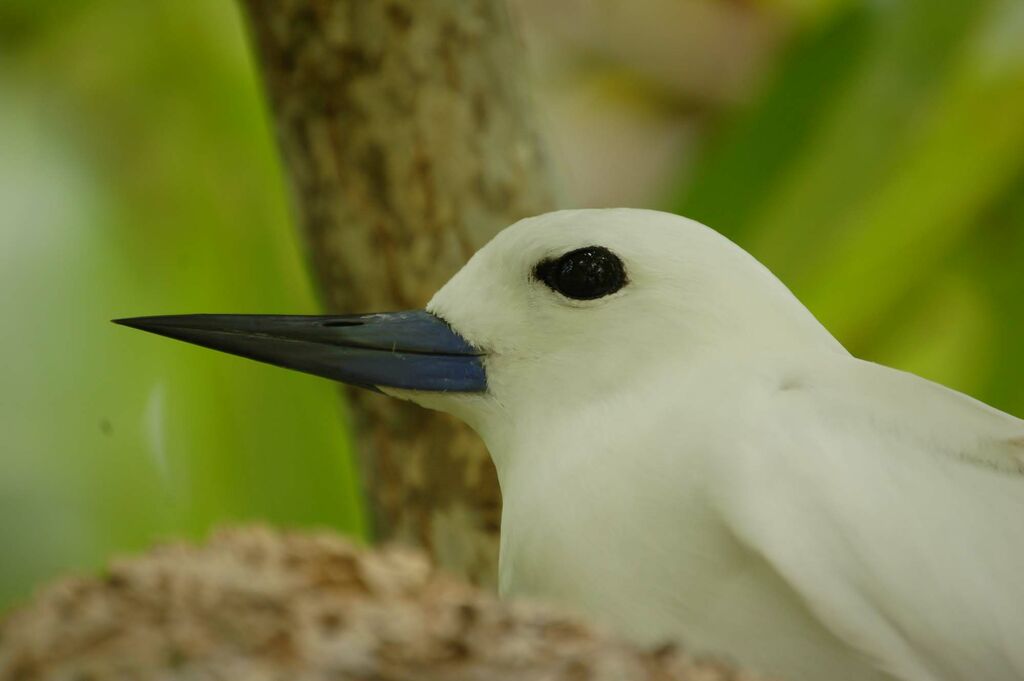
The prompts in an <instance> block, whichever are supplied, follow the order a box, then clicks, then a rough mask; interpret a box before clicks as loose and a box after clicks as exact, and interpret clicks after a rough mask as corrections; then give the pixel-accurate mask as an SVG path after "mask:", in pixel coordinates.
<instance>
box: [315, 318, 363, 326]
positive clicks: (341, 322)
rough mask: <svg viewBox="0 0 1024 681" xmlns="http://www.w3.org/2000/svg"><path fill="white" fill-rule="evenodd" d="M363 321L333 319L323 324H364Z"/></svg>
mask: <svg viewBox="0 0 1024 681" xmlns="http://www.w3.org/2000/svg"><path fill="white" fill-rule="evenodd" d="M362 325H363V322H354V321H351V320H347V319H335V320H333V321H329V322H324V323H323V324H321V326H362Z"/></svg>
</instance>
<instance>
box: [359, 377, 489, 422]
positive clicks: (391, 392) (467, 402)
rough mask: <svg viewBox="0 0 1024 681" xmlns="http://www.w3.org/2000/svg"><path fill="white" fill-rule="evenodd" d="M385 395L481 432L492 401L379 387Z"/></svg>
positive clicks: (473, 395) (477, 396)
mask: <svg viewBox="0 0 1024 681" xmlns="http://www.w3.org/2000/svg"><path fill="white" fill-rule="evenodd" d="M377 389H378V390H380V392H382V393H383V394H385V395H387V396H389V397H396V398H398V399H400V400H406V401H408V402H413V403H415V404H417V405H419V406H421V407H424V408H426V409H432V410H434V411H441V412H444V413H446V414H451V415H452V416H454V417H456V418H458V419H460V420H462V421H465V422H466V423H467V424H468V425H469V426H471V427H472V428H473V429H474V430H479V428H478V424H479V422H480V420H481V418H482V417H483V416H484V414H486V413H487V412H488V410H489V402H490V400H489V399H488V398H487V396H486V394H483V393H458V392H440V391H427V390H407V389H404V388H389V387H386V386H377Z"/></svg>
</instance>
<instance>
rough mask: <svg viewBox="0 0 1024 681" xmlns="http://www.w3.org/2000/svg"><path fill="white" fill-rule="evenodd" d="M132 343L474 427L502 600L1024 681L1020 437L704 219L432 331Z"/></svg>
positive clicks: (871, 672)
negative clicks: (493, 514) (867, 346)
mask: <svg viewBox="0 0 1024 681" xmlns="http://www.w3.org/2000/svg"><path fill="white" fill-rule="evenodd" d="M121 321H122V323H125V324H128V325H131V326H136V327H138V328H142V329H145V330H148V331H153V332H156V333H160V334H163V335H167V336H171V337H175V338H180V339H182V340H187V341H190V342H194V343H199V344H201V345H205V346H208V347H213V348H217V349H221V350H225V351H228V352H233V353H235V354H241V355H245V356H248V357H252V358H255V359H260V360H263V361H269V362H272V363H275V364H278V365H283V366H288V367H291V368H295V369H299V370H302V371H307V372H311V373H316V374H320V375H324V376H330V377H332V378H335V379H338V380H343V381H346V382H349V383H354V384H356V385H361V386H363V387H369V388H373V389H377V390H381V391H382V392H385V393H388V394H391V395H394V396H398V397H402V398H406V399H411V400H413V401H415V402H418V403H420V404H422V405H424V406H427V407H430V408H433V409H439V410H443V411H448V412H451V413H453V414H455V415H457V416H459V417H460V418H462V419H464V420H465V421H466V422H468V423H469V424H470V425H471V426H472V427H473V428H474V429H475V430H476V431H477V432H478V433H479V434H480V435H481V436H482V437H483V439H484V441H485V442H486V445H487V447H488V449H489V451H490V453H491V456H492V457H493V459H494V463H495V465H496V467H497V470H498V476H499V481H500V484H501V490H502V496H503V499H504V509H503V516H502V530H501V558H500V589H501V592H502V594H504V595H509V596H523V597H529V598H533V599H540V600H544V601H550V602H553V603H558V604H562V605H563V606H567V607H569V608H572V609H574V610H576V611H578V612H580V613H584V614H586V615H587V616H589V617H591V618H593V619H596V620H598V621H600V622H603V623H605V624H606V625H607V626H609V627H612V628H614V629H616V630H618V631H620V632H622V633H623V634H625V635H627V636H629V637H631V638H633V639H634V640H637V641H639V642H642V643H650V644H655V643H659V642H662V641H665V640H676V639H678V640H681V641H683V642H684V643H685V645H686V646H687V647H688V648H689V649H691V650H697V651H705V652H712V653H724V654H728V655H729V656H731V657H732V658H733V659H735V660H736V661H738V662H739V663H741V664H743V665H746V666H748V667H750V668H752V669H754V670H758V671H761V672H763V673H765V674H768V675H772V676H775V677H777V678H780V679H784V680H788V681H811V680H815V681H846V680H850V681H853V680H858V681H861V680H872V679H899V680H900V681H932V680H936V681H937V680H943V681H947V680H948V681H953V680H957V681H967V680H971V681H974V680H979V679H985V680H988V681H997V680H1003V679H1005V680H1010V679H1022V678H1024V421H1021V420H1020V419H1017V418H1015V417H1013V416H1010V415H1008V414H1005V413H1003V412H1000V411H998V410H996V409H994V408H992V407H989V406H986V405H985V404H983V403H981V402H978V401H976V400H974V399H972V398H970V397H967V396H965V395H963V394H961V393H958V392H955V391H953V390H950V389H947V388H944V387H942V386H940V385H938V384H936V383H932V382H930V381H927V380H925V379H922V378H919V377H917V376H914V375H912V374H908V373H904V372H902V371H897V370H894V369H890V368H887V367H884V366H880V365H878V364H873V363H871V362H866V361H862V360H859V359H856V358H854V357H852V356H851V355H850V354H849V353H848V352H847V351H846V350H845V349H844V348H843V347H842V345H840V343H839V342H838V341H837V340H836V339H835V338H833V337H832V336H831V335H830V334H829V332H828V331H826V330H825V328H824V327H822V326H821V324H819V323H818V321H817V320H816V319H815V318H814V317H813V316H812V315H811V313H810V312H809V311H808V310H807V309H806V308H805V307H804V306H803V305H802V304H801V303H800V302H799V301H798V300H797V299H796V298H795V297H794V296H793V294H792V293H791V292H790V291H789V290H788V289H787V288H786V287H785V286H784V285H783V284H782V283H781V282H780V281H779V280H778V279H777V278H776V277H775V276H773V275H772V274H771V273H770V272H769V271H768V270H767V269H766V268H765V267H764V266H762V265H761V264H760V263H758V262H757V261H756V260H755V259H754V258H753V257H751V256H750V255H748V254H747V253H746V252H745V251H743V250H742V249H741V248H739V247H738V246H736V245H735V244H733V243H732V242H730V241H729V240H727V239H726V238H725V237H723V236H721V235H719V234H718V233H716V232H714V231H712V230H711V229H708V228H707V227H704V226H703V225H701V224H699V223H697V222H694V221H692V220H688V219H685V218H682V217H679V216H675V215H670V214H667V213H660V212H656V211H648V210H633V209H603V210H568V211H559V212H555V213H549V214H546V215H541V216H538V217H534V218H529V219H526V220H522V221H520V222H518V223H516V224H515V225H513V226H511V227H509V228H507V229H506V230H504V231H503V232H502V233H500V234H499V235H498V236H497V237H495V238H494V239H493V240H492V241H491V242H490V243H489V244H488V245H487V246H485V247H484V248H483V249H481V250H480V251H479V252H478V253H477V254H476V255H474V256H473V258H472V259H471V260H470V261H469V262H468V263H467V264H466V266H465V267H464V268H463V269H462V270H461V271H460V272H458V273H457V274H456V275H455V276H454V277H453V278H452V279H451V281H449V282H448V283H447V284H446V285H445V286H444V287H443V288H442V289H441V290H440V291H438V293H437V294H436V295H435V296H434V298H433V299H432V300H431V301H430V303H429V304H428V305H427V307H426V311H425V312H424V311H419V312H402V313H387V314H379V315H358V316H346V317H337V316H335V317H286V316H285V317H279V316H250V315H178V316H166V317H146V318H135V319H130V320H121Z"/></svg>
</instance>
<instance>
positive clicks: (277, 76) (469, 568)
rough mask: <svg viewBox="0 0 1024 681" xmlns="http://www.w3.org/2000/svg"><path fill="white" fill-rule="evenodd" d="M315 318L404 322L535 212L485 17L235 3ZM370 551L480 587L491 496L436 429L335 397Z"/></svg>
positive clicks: (535, 175)
mask: <svg viewBox="0 0 1024 681" xmlns="http://www.w3.org/2000/svg"><path fill="white" fill-rule="evenodd" d="M243 5H244V6H245V8H246V10H247V12H248V18H249V22H250V25H251V27H252V33H253V35H254V39H255V44H256V47H257V50H258V53H259V59H260V64H261V67H262V71H263V76H264V80H265V82H266V86H267V91H268V94H269V98H270V101H271V103H272V105H273V110H274V114H275V123H276V127H277V133H278V137H279V141H280V145H281V149H282V152H283V155H284V159H285V164H286V168H287V172H288V174H289V175H290V178H291V183H292V186H293V189H294V194H295V203H296V208H297V212H298V215H299V218H300V221H301V224H302V226H303V229H304V234H305V237H306V244H307V247H308V250H309V254H310V257H311V259H312V263H313V266H314V269H315V272H316V276H317V280H318V282H319V287H320V291H321V293H322V296H323V300H324V303H325V305H326V307H327V308H328V309H329V310H331V311H337V312H362V311H381V310H393V309H405V308H416V307H421V306H422V305H423V304H424V303H426V301H427V300H428V299H429V297H430V296H431V294H433V292H434V291H436V290H437V289H438V288H439V287H440V285H441V284H443V283H444V282H445V281H446V280H447V279H448V278H449V277H450V276H451V275H452V274H453V273H454V272H455V271H456V270H458V268H459V267H461V266H462V264H463V263H464V262H465V261H466V259H467V258H468V257H469V256H470V255H471V254H472V253H473V252H474V251H476V250H477V249H478V248H479V247H480V246H482V245H483V244H484V243H485V242H486V241H487V240H488V239H490V237H491V236H493V235H494V234H495V233H496V232H497V231H499V230H500V229H501V228H502V227H504V226H506V225H508V224H510V223H512V222H514V221H516V220H517V219H519V218H521V217H524V216H527V215H532V214H536V213H540V212H544V211H546V210H550V209H551V207H552V203H553V201H552V192H551V190H550V182H549V178H548V173H547V169H546V167H545V162H544V156H543V154H542V152H541V148H540V144H539V142H538V139H537V135H536V133H535V130H534V127H533V124H532V120H531V114H530V106H529V102H528V98H527V96H526V94H525V79H524V76H523V69H522V66H521V62H520V60H519V59H518V57H517V45H516V43H515V39H514V37H513V35H512V31H511V28H510V26H509V20H508V17H507V15H506V12H505V8H504V7H503V4H502V2H501V1H500V0H387V1H384V0H374V1H368V0H243ZM350 397H351V400H350V404H351V409H352V412H353V414H354V416H355V419H354V420H355V425H356V432H357V434H358V437H357V440H356V442H357V449H358V453H359V459H360V462H361V466H362V471H363V476H364V480H365V482H366V489H367V491H368V497H369V503H370V509H371V514H372V517H373V524H374V530H375V532H376V535H377V537H378V538H382V539H398V540H401V541H404V542H406V543H413V544H416V545H420V546H423V547H426V548H427V549H428V550H429V552H430V553H431V554H433V556H434V557H435V559H436V560H437V561H438V562H439V563H440V564H441V565H443V566H444V567H445V568H447V569H449V570H452V571H455V572H456V573H459V574H462V575H465V576H467V577H469V578H470V579H473V580H474V581H477V582H482V583H491V582H493V580H494V575H495V572H496V570H495V566H496V558H497V535H498V529H499V520H500V505H501V504H500V495H499V492H498V487H497V482H496V478H495V474H494V470H493V466H492V464H491V462H490V459H489V458H488V457H487V454H486V452H485V451H484V449H483V446H482V444H481V443H480V441H479V440H478V438H477V437H476V436H475V435H474V434H473V433H472V432H470V431H469V430H468V429H467V428H466V427H465V426H463V425H462V424H460V423H457V422H455V421H454V420H453V419H451V418H449V417H447V416H443V415H439V414H434V413H431V412H427V411H425V410H423V409H420V408H418V407H415V406H412V405H407V404H403V403H399V402H398V401H395V400H389V399H387V398H383V397H380V396H377V395H372V394H370V393H366V392H361V391H353V392H351V395H350Z"/></svg>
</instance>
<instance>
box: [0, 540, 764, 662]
mask: <svg viewBox="0 0 1024 681" xmlns="http://www.w3.org/2000/svg"><path fill="white" fill-rule="evenodd" d="M68 679H77V680H79V681H84V680H86V679H134V680H135V681H239V680H242V679H244V680H245V681H271V680H275V679H290V680H291V681H344V680H350V681H355V680H357V679H363V680H367V679H375V680H376V681H535V680H537V679H546V680H548V681H579V680H580V679H587V680H588V681H619V680H621V679H634V680H636V681H754V679H753V677H749V676H746V675H742V674H738V673H736V672H734V671H732V670H730V669H729V668H728V667H727V666H725V665H723V664H720V663H716V662H714V661H712V660H695V659H693V658H690V657H688V656H686V655H685V654H683V653H682V652H680V651H678V650H677V649H675V648H671V647H663V648H661V649H658V650H653V651H645V650H641V649H640V648H638V647H636V646H633V645H630V644H628V643H625V642H623V641H621V640H618V639H615V638H612V637H610V636H607V635H606V634H602V633H599V632H597V631H596V630H593V629H591V628H589V627H588V626H586V625H585V624H583V623H581V622H579V621H576V620H574V619H573V618H570V617H565V616H563V615H560V614H558V613H555V612H552V611H550V610H548V609H545V608H541V607H537V606H527V605H522V604H516V603H502V602H499V601H497V600H496V598H495V597H494V596H493V595H491V594H488V593H484V592H482V591H480V590H479V589H476V588H473V587H470V586H469V585H467V584H464V583H460V582H458V581H455V580H453V579H451V578H449V577H447V576H445V575H442V574H440V573H438V572H437V571H436V570H435V569H433V568H432V567H431V565H430V563H429V561H427V560H426V559H425V558H424V557H423V556H422V555H419V554H414V553H410V552H407V551H396V550H380V551H373V552H370V551H360V550H357V549H356V548H354V547H353V546H352V545H351V544H349V543H347V542H346V541H345V540H343V539H341V538H340V537H338V536H334V535H330V534H326V533H323V534H290V533H278V532H272V531H270V530H265V529H259V528H252V529H243V530H232V531H230V532H225V533H221V534H219V535H218V536H216V537H214V538H213V539H212V540H210V541H209V542H207V543H206V544H205V545H203V546H188V545H172V546H165V547H161V548H157V549H154V550H152V551H150V552H149V553H148V554H146V555H143V556H139V557H135V558H132V559H129V560H122V561H119V562H117V563H115V564H114V565H113V566H112V567H111V568H110V569H109V571H108V572H107V574H106V575H104V576H102V577H89V578H72V579H66V580H63V581H60V582H57V583H55V584H53V585H51V586H49V587H48V588H46V589H44V590H43V591H41V592H40V594H39V595H38V596H37V597H36V598H35V599H33V601H32V602H31V603H30V604H28V605H26V606H25V607H23V608H21V609H20V610H18V611H16V612H14V613H12V614H10V615H9V616H7V617H6V619H4V620H0V681H67V680H68Z"/></svg>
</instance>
